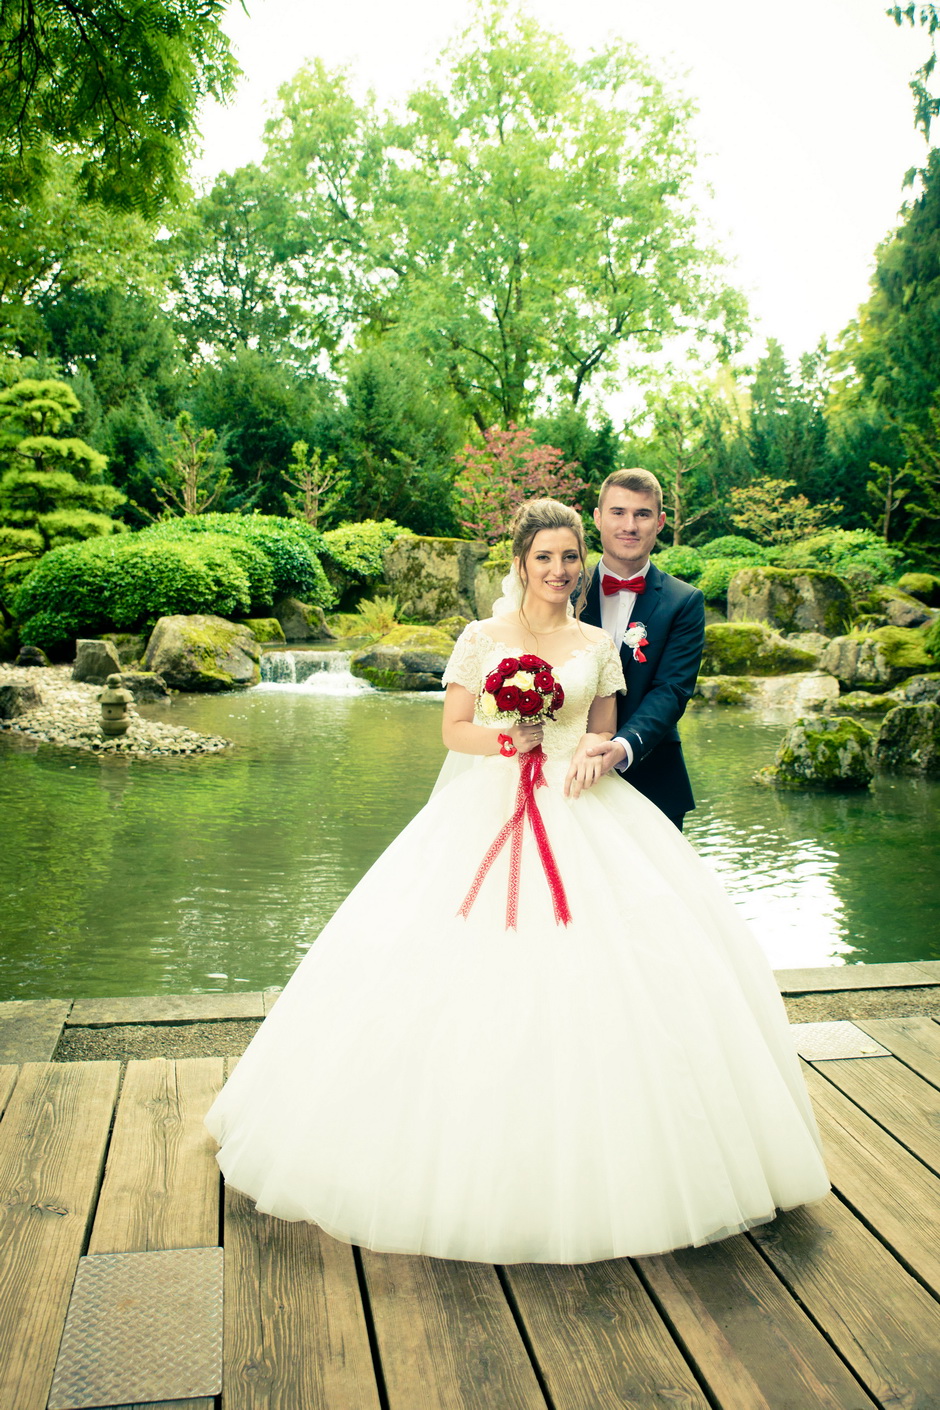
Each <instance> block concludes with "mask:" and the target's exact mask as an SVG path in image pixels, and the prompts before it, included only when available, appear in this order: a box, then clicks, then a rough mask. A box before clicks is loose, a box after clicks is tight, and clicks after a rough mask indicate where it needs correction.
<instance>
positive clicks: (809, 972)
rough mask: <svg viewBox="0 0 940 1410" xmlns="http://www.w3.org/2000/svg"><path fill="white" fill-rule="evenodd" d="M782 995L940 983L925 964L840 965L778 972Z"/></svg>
mask: <svg viewBox="0 0 940 1410" xmlns="http://www.w3.org/2000/svg"><path fill="white" fill-rule="evenodd" d="M774 978H775V979H776V981H777V985H778V987H779V989H780V992H781V993H782V994H824V993H836V992H844V991H847V990H850V989H914V988H927V987H930V986H931V985H934V984H940V965H938V966H937V968H936V972H934V970H933V969H932V968H930V967H929V966H926V965H923V964H836V965H827V966H826V967H825V968H819V969H775V970H774Z"/></svg>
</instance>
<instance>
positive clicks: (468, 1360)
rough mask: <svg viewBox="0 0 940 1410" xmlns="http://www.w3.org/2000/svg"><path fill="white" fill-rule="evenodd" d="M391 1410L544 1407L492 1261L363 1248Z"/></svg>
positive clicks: (538, 1409)
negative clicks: (467, 1261)
mask: <svg viewBox="0 0 940 1410" xmlns="http://www.w3.org/2000/svg"><path fill="white" fill-rule="evenodd" d="M362 1264H363V1269H364V1271H365V1277H366V1284H367V1287H368V1293H369V1303H370V1306H371V1308H372V1320H373V1325H374V1327H375V1337H376V1342H377V1344H378V1349H379V1361H380V1363H381V1367H382V1375H383V1377H384V1381H385V1391H386V1395H387V1397H388V1404H389V1407H390V1410H445V1407H446V1410H494V1407H495V1406H499V1410H545V1398H544V1396H543V1395H542V1392H541V1390H540V1389H539V1384H538V1381H537V1379H536V1376H535V1372H534V1371H533V1369H532V1364H531V1362H530V1361H529V1358H528V1356H527V1354H526V1351H525V1347H524V1345H523V1342H522V1338H521V1337H520V1335H519V1330H518V1328H517V1326H516V1324H515V1321H514V1319H513V1316H512V1312H511V1311H510V1308H509V1306H508V1304H507V1302H506V1297H505V1294H504V1293H503V1290H502V1288H501V1286H500V1283H499V1279H498V1277H497V1276H496V1270H495V1268H493V1267H491V1266H490V1265H489V1264H488V1263H459V1262H455V1261H452V1260H449V1259H443V1258H421V1257H419V1256H417V1255H410V1254H392V1253H370V1252H367V1251H366V1250H363V1253H362Z"/></svg>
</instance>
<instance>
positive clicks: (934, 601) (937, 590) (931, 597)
mask: <svg viewBox="0 0 940 1410" xmlns="http://www.w3.org/2000/svg"><path fill="white" fill-rule="evenodd" d="M898 587H899V588H900V589H901V591H902V592H906V593H909V594H910V596H911V597H916V598H919V599H920V601H921V602H924V603H926V605H927V606H928V607H940V576H938V575H937V574H936V573H905V574H904V576H903V577H901V578H898Z"/></svg>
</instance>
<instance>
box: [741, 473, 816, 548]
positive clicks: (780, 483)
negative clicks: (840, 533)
mask: <svg viewBox="0 0 940 1410" xmlns="http://www.w3.org/2000/svg"><path fill="white" fill-rule="evenodd" d="M793 488H794V481H793V480H776V479H774V478H772V477H771V476H766V475H765V476H762V477H761V478H760V479H757V480H754V481H753V482H752V483H751V484H749V485H738V486H735V488H734V489H732V491H731V504H732V514H731V522H732V524H734V526H735V528H738V529H743V530H744V532H745V534H748V535H751V536H752V537H753V538H755V539H756V540H757V541H758V542H759V543H764V544H785V543H793V542H794V541H795V540H797V539H801V538H803V537H804V536H805V535H806V534H811V533H813V532H815V531H817V530H819V529H820V528H822V526H823V524H824V522H825V520H826V519H827V518H829V517H830V516H832V515H835V514H837V513H838V512H839V511H840V510H841V508H842V506H841V504H834V503H829V502H824V503H821V504H810V502H809V500H808V499H807V498H806V495H804V494H795V495H794V494H788V491H789V490H792V489H793Z"/></svg>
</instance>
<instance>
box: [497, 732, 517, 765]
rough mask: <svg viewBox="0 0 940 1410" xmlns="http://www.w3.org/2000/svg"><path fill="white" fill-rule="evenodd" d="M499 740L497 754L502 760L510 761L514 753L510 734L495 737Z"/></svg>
mask: <svg viewBox="0 0 940 1410" xmlns="http://www.w3.org/2000/svg"><path fill="white" fill-rule="evenodd" d="M496 737H497V739H498V740H499V752H500V754H502V756H503V758H504V759H511V758H512V756H513V754H515V752H516V746H515V745H514V744H513V742H512V735H511V734H500V735H497V736H496Z"/></svg>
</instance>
